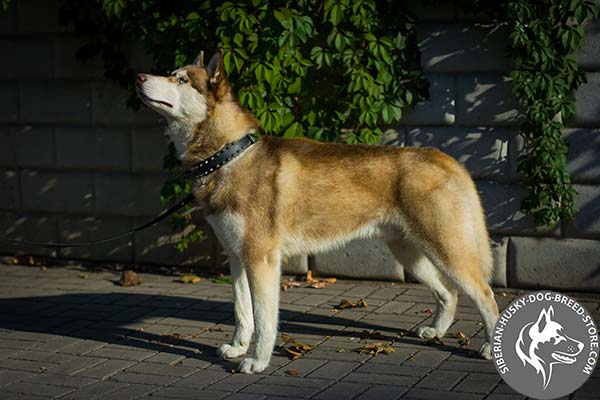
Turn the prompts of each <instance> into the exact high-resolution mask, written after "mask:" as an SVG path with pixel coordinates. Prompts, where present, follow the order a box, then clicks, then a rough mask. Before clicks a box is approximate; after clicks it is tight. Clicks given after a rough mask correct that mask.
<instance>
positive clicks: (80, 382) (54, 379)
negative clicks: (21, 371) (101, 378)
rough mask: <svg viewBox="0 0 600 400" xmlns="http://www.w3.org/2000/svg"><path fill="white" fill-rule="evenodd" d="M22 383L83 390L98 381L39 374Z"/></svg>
mask: <svg viewBox="0 0 600 400" xmlns="http://www.w3.org/2000/svg"><path fill="white" fill-rule="evenodd" d="M22 382H31V383H35V384H43V385H54V386H65V387H70V388H81V387H84V386H87V385H89V384H91V383H93V382H96V379H93V378H85V377H82V376H69V375H62V374H51V373H48V372H46V373H43V374H38V375H35V376H30V377H28V378H25V379H24V380H23V381H22Z"/></svg>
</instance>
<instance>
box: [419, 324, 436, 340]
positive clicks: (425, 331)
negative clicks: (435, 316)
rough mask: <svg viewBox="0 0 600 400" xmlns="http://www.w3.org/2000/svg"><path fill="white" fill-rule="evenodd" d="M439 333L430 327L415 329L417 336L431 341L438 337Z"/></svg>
mask: <svg viewBox="0 0 600 400" xmlns="http://www.w3.org/2000/svg"><path fill="white" fill-rule="evenodd" d="M439 334H440V333H439V332H438V331H437V329H435V328H434V327H432V326H420V327H418V328H417V336H418V337H420V338H423V339H433V338H434V337H436V336H437V337H438V338H439V337H440V336H439Z"/></svg>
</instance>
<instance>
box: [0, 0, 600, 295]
mask: <svg viewBox="0 0 600 400" xmlns="http://www.w3.org/2000/svg"><path fill="white" fill-rule="evenodd" d="M59 3H60V0H50V1H41V0H15V1H13V3H12V6H11V8H10V9H9V11H8V12H7V13H0V52H1V53H0V54H3V55H4V57H3V60H4V61H3V62H2V63H0V193H1V194H2V196H0V233H1V234H7V235H10V236H12V237H18V238H27V239H29V240H39V241H45V240H62V241H65V240H66V241H69V240H71V241H76V240H90V239H95V238H100V237H104V236H107V235H111V234H113V233H116V232H121V231H123V230H126V229H129V228H131V227H133V226H134V225H135V224H138V223H140V222H142V221H144V220H145V219H146V218H147V217H150V216H153V215H155V214H156V213H157V212H158V211H160V210H161V209H162V207H163V206H162V205H161V204H160V201H159V196H158V195H159V191H160V188H161V185H162V182H163V179H164V175H163V172H162V158H163V155H164V154H165V152H166V141H165V138H164V136H163V131H164V127H163V126H162V122H161V120H160V118H158V117H157V116H156V115H155V114H152V113H151V112H149V111H148V110H141V111H139V112H135V113H134V112H132V111H129V110H127V108H126V107H125V101H126V98H127V93H125V92H124V91H122V90H121V89H119V88H118V87H116V86H115V85H114V84H112V83H110V82H109V81H107V80H106V79H104V78H103V77H102V74H103V68H102V63H101V62H100V61H98V60H93V61H90V62H88V63H81V62H79V61H77V60H76V59H75V51H76V49H77V48H78V46H79V45H80V44H81V41H80V39H78V38H76V37H75V36H74V35H73V34H72V33H70V32H68V31H67V30H65V29H64V28H62V27H60V26H59V25H58V23H57V21H56V10H57V7H58V4H59ZM405 3H406V4H407V5H408V6H409V7H411V8H412V11H413V12H414V13H415V14H416V15H417V17H418V18H419V23H418V41H419V46H420V48H421V52H422V54H421V62H422V65H423V68H424V70H425V73H426V75H427V77H428V79H429V80H430V82H431V88H430V96H431V99H430V101H428V102H426V103H424V104H421V105H419V106H418V107H417V108H416V109H415V110H412V111H409V112H407V113H406V114H405V116H404V118H403V121H402V123H401V124H400V125H398V126H396V127H393V128H390V129H388V131H387V132H386V134H385V135H384V138H383V142H384V143H386V144H389V145H406V146H435V147H438V148H440V149H442V150H443V151H445V152H447V153H448V154H450V155H452V156H454V157H456V158H457V159H458V160H459V161H460V162H462V163H463V164H464V165H465V166H466V167H467V169H468V170H469V171H470V172H471V173H472V174H473V177H474V178H475V179H476V183H477V187H478V189H479V191H480V194H481V197H482V199H483V203H484V207H485V209H486V216H487V220H488V225H489V230H490V232H491V236H492V244H493V250H494V257H495V275H494V282H495V283H496V284H497V285H500V286H506V285H508V286H522V287H535V286H538V285H541V286H548V287H556V288H563V289H583V288H586V289H600V273H599V272H598V271H599V270H600V90H598V89H599V88H598V86H599V85H600V47H599V43H600V23H598V22H595V23H593V24H591V25H590V26H589V27H588V32H587V36H586V39H585V41H584V44H583V48H582V50H581V51H580V52H579V54H578V58H577V59H578V62H579V64H580V65H581V66H582V67H583V68H584V69H585V71H586V72H587V75H588V79H589V83H588V84H587V85H584V86H583V87H582V88H581V89H580V90H579V91H578V92H577V93H576V99H577V115H576V116H575V118H573V119H572V120H571V121H569V128H568V129H565V132H564V135H565V139H566V140H567V142H568V143H569V148H570V150H569V160H568V162H569V169H570V171H571V174H572V176H573V179H574V182H575V184H576V189H577V191H578V192H579V195H578V197H577V199H576V202H577V206H578V208H579V209H580V210H581V211H580V213H579V214H578V216H577V218H576V219H575V220H574V221H573V222H570V223H565V224H563V225H561V226H559V227H558V228H556V229H539V228H536V227H535V226H534V224H533V222H532V220H531V218H529V217H527V216H525V215H523V214H522V213H520V212H519V206H520V202H521V199H522V198H523V196H525V194H526V191H527V188H526V187H525V186H524V185H523V183H522V182H521V180H520V179H519V176H518V174H517V172H516V160H517V156H518V154H519V151H520V149H521V142H520V140H519V138H518V137H517V136H516V131H517V129H518V126H519V124H520V123H521V121H522V115H521V113H520V111H519V107H518V103H517V101H516V100H515V99H514V97H513V96H512V92H511V83H510V78H509V77H508V74H509V68H510V60H509V58H508V57H507V56H506V46H507V43H508V34H507V29H506V28H505V27H502V26H496V25H495V24H494V23H493V22H492V21H490V20H489V18H488V17H487V16H485V15H471V14H465V13H463V12H462V11H461V10H459V9H457V8H455V7H454V6H452V5H451V3H452V2H448V3H439V2H435V4H433V5H432V3H431V2H414V1H405ZM131 57H132V59H133V60H134V62H135V64H136V66H138V67H139V68H140V69H141V70H143V69H144V67H147V61H146V60H147V57H145V56H144V54H143V51H141V49H140V48H139V47H136V46H132V49H131ZM198 223H199V224H201V225H202V226H203V227H205V225H204V223H203V222H202V221H201V219H199V220H198ZM206 229H207V231H208V233H209V235H208V239H207V240H206V241H204V242H203V243H202V244H200V245H198V246H194V248H193V249H192V250H191V251H189V252H188V253H186V254H184V255H181V254H179V253H178V252H177V251H176V250H175V249H173V247H172V245H171V244H172V243H173V242H174V241H175V240H176V238H175V237H173V236H172V235H171V234H170V227H169V226H168V224H163V225H161V226H159V227H155V228H153V229H150V230H148V231H145V232H142V233H140V234H138V235H136V236H135V237H133V238H132V239H131V240H129V241H127V240H124V241H122V242H117V243H111V244H106V245H103V246H99V247H93V248H92V247H90V248H77V249H65V250H61V251H59V252H52V251H47V250H44V249H35V248H30V249H24V250H25V251H26V252H27V253H33V254H44V255H55V256H57V257H64V258H77V259H93V260H105V261H117V262H125V263H132V262H138V263H152V264H164V265H201V266H212V265H215V264H219V265H220V264H222V263H224V262H226V260H225V259H224V257H223V256H222V254H221V250H220V247H219V245H218V243H217V242H216V240H215V239H214V238H213V237H212V235H211V234H210V230H209V229H208V228H207V227H206ZM15 250H17V249H16V248H14V247H10V246H6V245H5V244H2V243H0V253H7V254H9V253H13V252H14V251H15ZM307 268H311V269H313V270H314V271H315V272H316V273H317V274H321V275H340V276H344V275H346V276H352V277H356V278H377V279H398V280H401V279H403V278H404V272H403V270H402V268H401V267H400V268H399V267H398V266H397V265H396V262H395V261H394V259H393V257H392V255H391V253H390V252H389V251H388V250H387V249H386V248H385V246H383V245H382V244H381V243H379V242H377V241H366V242H362V243H351V244H350V245H348V246H347V247H345V248H343V249H340V250H337V251H334V252H330V253H327V254H324V255H310V256H309V257H308V259H306V258H305V259H292V260H286V263H285V266H284V269H285V270H286V271H290V272H295V273H302V272H305V271H306V270H307Z"/></svg>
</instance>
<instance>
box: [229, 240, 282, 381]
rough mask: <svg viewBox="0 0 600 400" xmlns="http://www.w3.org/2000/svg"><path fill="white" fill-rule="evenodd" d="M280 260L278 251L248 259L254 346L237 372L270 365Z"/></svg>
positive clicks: (254, 371)
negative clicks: (252, 351) (249, 356)
mask: <svg viewBox="0 0 600 400" xmlns="http://www.w3.org/2000/svg"><path fill="white" fill-rule="evenodd" d="M280 261H281V256H280V254H279V252H278V251H273V252H270V253H266V254H255V255H254V256H251V257H249V258H248V261H247V262H248V264H247V265H248V268H247V274H248V283H249V286H250V292H251V294H252V308H253V309H254V327H255V333H256V335H255V346H254V354H253V356H252V358H246V359H244V360H243V361H242V362H241V364H240V366H239V370H240V372H243V373H246V374H252V373H256V372H261V371H263V370H264V369H265V368H267V367H268V366H269V361H270V360H271V353H272V352H273V347H274V346H275V339H276V337H277V320H278V313H279V290H280V274H281V272H280V270H281V268H280V265H279V264H280Z"/></svg>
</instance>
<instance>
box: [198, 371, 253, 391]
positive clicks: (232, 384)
mask: <svg viewBox="0 0 600 400" xmlns="http://www.w3.org/2000/svg"><path fill="white" fill-rule="evenodd" d="M261 379H263V376H261V375H248V374H231V375H229V376H226V377H225V378H224V379H221V380H219V381H217V382H215V383H213V384H211V385H209V386H207V390H217V391H221V392H237V391H239V390H241V389H243V388H245V387H246V386H248V385H251V384H253V383H255V382H256V381H259V380H261Z"/></svg>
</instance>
